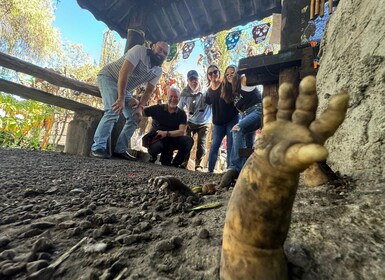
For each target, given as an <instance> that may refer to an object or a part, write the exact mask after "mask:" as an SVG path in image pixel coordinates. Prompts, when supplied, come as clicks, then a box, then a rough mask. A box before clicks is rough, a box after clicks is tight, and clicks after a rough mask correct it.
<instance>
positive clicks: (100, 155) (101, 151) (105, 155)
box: [90, 149, 111, 159]
mask: <svg viewBox="0 0 385 280" xmlns="http://www.w3.org/2000/svg"><path fill="white" fill-rule="evenodd" d="M90 156H92V157H95V158H104V159H109V158H111V156H110V154H109V153H107V151H106V150H104V149H97V150H95V151H91V153H90Z"/></svg>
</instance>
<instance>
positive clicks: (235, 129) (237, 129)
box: [231, 124, 241, 131]
mask: <svg viewBox="0 0 385 280" xmlns="http://www.w3.org/2000/svg"><path fill="white" fill-rule="evenodd" d="M240 129H241V128H240V127H239V126H238V125H237V124H236V125H234V126H233V128H232V129H231V131H239V130H240Z"/></svg>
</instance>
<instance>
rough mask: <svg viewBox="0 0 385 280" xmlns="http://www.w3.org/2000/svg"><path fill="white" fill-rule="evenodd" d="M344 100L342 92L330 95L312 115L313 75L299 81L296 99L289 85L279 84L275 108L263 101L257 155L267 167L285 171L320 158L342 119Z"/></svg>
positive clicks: (315, 101)
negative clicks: (325, 105)
mask: <svg viewBox="0 0 385 280" xmlns="http://www.w3.org/2000/svg"><path fill="white" fill-rule="evenodd" d="M348 99H349V97H348V95H347V94H346V93H340V94H337V95H335V96H333V97H332V98H331V100H330V103H329V107H328V108H327V110H326V111H325V112H324V113H323V114H322V115H321V116H320V117H318V118H316V111H317V107H318V97H317V92H316V80H315V77H313V76H309V77H306V78H305V79H303V80H302V82H301V83H300V86H299V95H298V97H297V100H295V99H294V94H293V88H292V87H291V86H290V85H288V84H283V85H281V87H280V88H279V101H278V109H276V108H274V107H273V105H272V103H271V99H270V98H265V99H264V100H263V116H264V127H263V129H262V133H261V135H260V138H259V139H258V141H257V147H256V149H257V150H258V151H259V152H258V155H260V156H261V155H263V157H264V159H265V160H266V164H267V165H268V166H271V167H272V168H274V169H276V170H279V171H283V172H289V173H299V172H301V171H303V170H305V169H306V168H307V167H308V166H310V165H311V164H313V163H315V162H318V161H324V160H325V159H326V157H327V156H328V151H327V150H326V148H325V147H324V146H323V144H324V143H325V141H326V140H327V139H328V138H329V137H330V136H332V135H333V134H334V132H335V131H336V130H337V128H338V127H339V126H340V124H341V123H342V121H343V120H344V118H345V113H346V110H347V107H348Z"/></svg>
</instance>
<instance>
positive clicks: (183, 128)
mask: <svg viewBox="0 0 385 280" xmlns="http://www.w3.org/2000/svg"><path fill="white" fill-rule="evenodd" d="M186 128H187V125H186V124H180V125H179V127H178V129H177V130H171V131H165V130H158V131H157V132H158V135H160V136H161V137H162V138H165V137H180V136H183V135H184V134H185V133H186Z"/></svg>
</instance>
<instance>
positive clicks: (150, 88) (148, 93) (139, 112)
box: [133, 83, 155, 120]
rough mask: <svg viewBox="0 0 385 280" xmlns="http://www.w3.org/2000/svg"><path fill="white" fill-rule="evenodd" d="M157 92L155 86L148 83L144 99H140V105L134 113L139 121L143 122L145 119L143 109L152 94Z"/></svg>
mask: <svg viewBox="0 0 385 280" xmlns="http://www.w3.org/2000/svg"><path fill="white" fill-rule="evenodd" d="M154 90H155V86H154V85H152V84H150V83H147V87H146V90H145V91H144V93H143V95H142V97H141V98H140V101H139V104H138V106H137V107H136V109H135V111H134V112H133V114H134V115H136V116H137V117H138V120H141V119H142V117H143V108H144V106H145V105H146V104H147V101H148V100H149V99H150V96H151V94H152V92H153V91H154Z"/></svg>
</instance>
